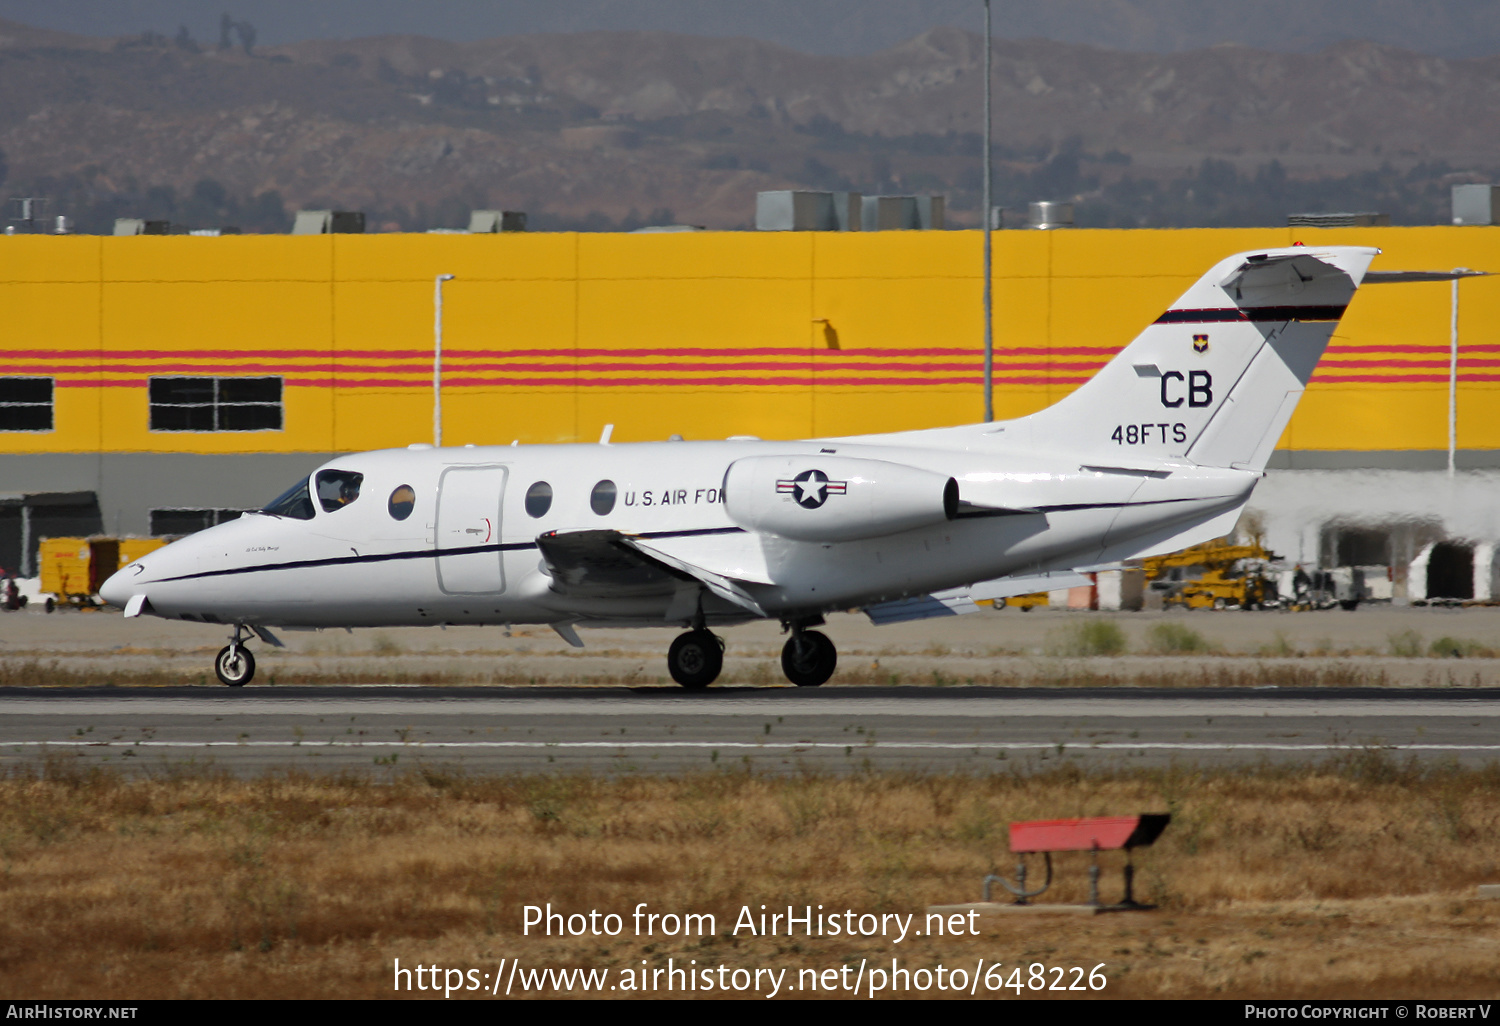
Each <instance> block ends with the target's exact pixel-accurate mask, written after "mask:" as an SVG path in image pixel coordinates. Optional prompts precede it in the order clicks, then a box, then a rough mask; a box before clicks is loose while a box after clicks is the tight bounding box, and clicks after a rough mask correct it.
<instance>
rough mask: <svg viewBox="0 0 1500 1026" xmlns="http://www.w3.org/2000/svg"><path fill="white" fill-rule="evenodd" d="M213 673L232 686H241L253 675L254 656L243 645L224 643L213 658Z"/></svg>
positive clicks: (247, 682)
mask: <svg viewBox="0 0 1500 1026" xmlns="http://www.w3.org/2000/svg"><path fill="white" fill-rule="evenodd" d="M214 673H216V674H218V675H219V680H221V681H223V682H224V683H225V684H228V685H229V686H230V687H232V688H242V687H244V686H245V685H246V684H249V683H250V679H251V678H252V677H254V676H255V657H254V656H253V655H251V654H250V650H249V649H248V648H246V647H245V646H244V645H225V646H224V647H223V648H222V649H220V650H219V657H218V658H217V659H215V660H214Z"/></svg>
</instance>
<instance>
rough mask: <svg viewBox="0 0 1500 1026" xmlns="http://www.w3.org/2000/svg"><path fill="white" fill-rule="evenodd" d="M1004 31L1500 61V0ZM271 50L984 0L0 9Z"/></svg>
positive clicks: (1186, 4)
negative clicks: (222, 34)
mask: <svg viewBox="0 0 1500 1026" xmlns="http://www.w3.org/2000/svg"><path fill="white" fill-rule="evenodd" d="M994 7H995V21H996V32H997V34H998V35H1001V36H1008V37H1011V38H1023V37H1029V36H1041V37H1045V38H1051V39H1059V40H1063V41H1067V42H1083V43H1092V44H1095V45H1100V46H1111V47H1117V48H1121V49H1133V50H1158V51H1170V50H1180V49H1186V48H1192V47H1199V46H1212V45H1214V44H1216V43H1222V42H1238V43H1243V44H1245V45H1250V46H1258V47H1262V48H1267V49H1277V50H1309V49H1316V48H1319V47H1322V46H1325V45H1327V44H1328V43H1331V42H1335V41H1337V40H1339V39H1346V38H1351V37H1353V38H1359V37H1363V38H1370V39H1375V40H1377V41H1380V42H1386V43H1391V44H1394V45H1400V46H1406V47H1410V48H1412V49H1417V50H1424V51H1427V52H1431V53H1439V54H1443V55H1446V56H1474V55H1479V54H1488V53H1495V52H1500V3H1497V2H1496V0H1255V2H1253V3H1250V4H1246V3H1244V2H1243V0H1237V2H1232V0H1044V2H1038V0H994ZM225 10H227V11H228V12H229V13H231V14H232V15H233V16H234V17H235V18H236V19H238V20H243V21H249V22H251V23H252V24H253V25H254V26H255V28H256V30H257V38H258V40H259V43H260V44H261V45H263V46H274V45H276V44H278V43H286V42H294V41H297V40H302V39H313V38H350V37H355V36H369V35H385V34H391V33H416V34H421V35H429V36H437V37H440V38H446V39H458V40H462V39H478V38H486V37H492V36H501V35H513V34H519V33H530V32H577V31H583V30H586V29H651V30H660V29H666V30H673V31H678V32H686V33H691V34H695V35H706V36H735V35H743V36H752V37H756V38H760V39H767V40H771V41H773V42H777V43H781V44H784V45H787V46H791V47H795V48H797V49H800V50H804V51H809V52H813V53H843V54H847V53H868V52H873V51H875V50H879V49H882V48H884V47H887V46H891V45H893V44H895V43H898V42H901V41H902V40H905V39H909V38H911V37H912V36H914V35H916V34H917V33H919V32H922V31H924V30H925V29H928V28H930V27H932V26H935V25H954V26H958V27H961V28H967V29H974V30H977V29H979V28H980V27H981V26H982V24H983V22H982V15H981V13H980V12H981V11H982V0H735V2H733V3H728V2H723V0H420V2H419V0H0V18H8V19H11V20H14V21H20V22H25V23H27V24H31V25H37V26H42V27H46V28H54V29H64V30H67V31H72V32H79V33H84V34H88V35H106V36H114V35H126V34H134V33H139V32H141V31H143V30H147V29H149V30H152V31H156V32H163V33H166V34H168V35H170V34H172V33H174V32H176V30H177V27H178V26H179V25H186V26H187V27H188V29H189V30H190V31H191V32H192V34H193V35H194V36H195V37H196V38H198V39H200V40H216V39H217V38H218V33H219V29H218V26H219V18H220V15H221V14H222V13H223V12H224V11H225Z"/></svg>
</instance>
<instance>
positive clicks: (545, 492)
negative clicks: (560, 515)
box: [526, 481, 552, 517]
mask: <svg viewBox="0 0 1500 1026" xmlns="http://www.w3.org/2000/svg"><path fill="white" fill-rule="evenodd" d="M551 508H552V486H551V485H549V484H548V483H547V482H546V481H538V482H537V483H536V484H534V485H532V486H531V487H530V488H528V489H526V513H527V515H529V516H533V517H544V516H546V515H547V511H548V510H549V509H551Z"/></svg>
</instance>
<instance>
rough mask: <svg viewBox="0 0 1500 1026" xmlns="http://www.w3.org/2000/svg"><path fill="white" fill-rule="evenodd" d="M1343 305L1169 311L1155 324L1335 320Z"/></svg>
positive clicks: (1341, 312) (1339, 316)
mask: <svg viewBox="0 0 1500 1026" xmlns="http://www.w3.org/2000/svg"><path fill="white" fill-rule="evenodd" d="M1347 309H1348V307H1344V306H1243V307H1240V306H1235V307H1223V308H1221V309H1213V310H1168V311H1167V312H1166V313H1164V314H1162V315H1161V316H1160V317H1158V318H1157V319H1156V323H1157V324H1225V323H1230V322H1238V321H1255V322H1260V321H1273V322H1280V321H1336V320H1338V319H1339V318H1341V317H1343V316H1344V311H1345V310H1347Z"/></svg>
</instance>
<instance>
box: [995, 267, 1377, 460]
mask: <svg viewBox="0 0 1500 1026" xmlns="http://www.w3.org/2000/svg"><path fill="white" fill-rule="evenodd" d="M1379 252H1380V251H1379V250H1377V249H1371V248H1366V247H1359V246H1328V247H1317V248H1314V247H1301V246H1298V247H1292V248H1288V249H1268V250H1262V251H1256V252H1249V253H1240V254H1237V255H1235V256H1232V257H1229V258H1227V259H1225V260H1223V261H1222V262H1220V263H1219V264H1217V265H1216V266H1214V267H1213V268H1212V269H1211V270H1210V271H1209V272H1208V273H1207V274H1205V275H1204V276H1203V277H1202V278H1201V279H1199V280H1198V283H1197V284H1195V285H1194V286H1193V287H1192V288H1190V289H1188V290H1187V292H1185V293H1183V295H1182V298H1180V299H1178V300H1177V302H1175V303H1173V304H1172V305H1171V306H1170V307H1169V308H1168V309H1167V310H1166V311H1165V312H1164V313H1163V314H1162V315H1161V316H1160V317H1158V318H1157V319H1156V321H1155V322H1154V323H1152V324H1151V325H1149V326H1148V327H1147V328H1146V330H1145V331H1143V332H1141V334H1140V335H1139V336H1138V337H1137V338H1136V340H1135V341H1134V342H1132V343H1131V344H1130V345H1128V346H1126V347H1125V349H1124V350H1122V351H1121V352H1120V353H1119V354H1118V355H1116V356H1115V358H1114V359H1113V360H1111V361H1110V362H1109V363H1108V364H1107V365H1105V367H1104V368H1103V369H1102V370H1100V371H1099V373H1098V374H1096V375H1095V376H1094V377H1093V378H1092V379H1090V380H1089V381H1088V382H1087V383H1085V384H1084V385H1082V386H1081V387H1080V388H1079V389H1078V390H1077V391H1075V392H1073V393H1072V394H1071V395H1069V396H1068V397H1067V398H1065V399H1063V400H1062V401H1060V402H1058V403H1056V404H1055V405H1053V406H1051V407H1048V408H1047V409H1045V410H1042V411H1040V412H1039V413H1036V414H1033V415H1032V416H1030V417H1027V418H1024V419H1023V423H1025V424H1027V425H1028V426H1029V427H1030V428H1031V437H1032V438H1033V440H1034V442H1035V443H1036V444H1037V445H1038V446H1039V447H1046V448H1053V447H1057V448H1063V449H1066V450H1067V451H1069V452H1075V453H1076V452H1083V453H1087V454H1094V455H1097V456H1098V457H1099V458H1101V459H1102V458H1105V457H1107V456H1108V457H1112V458H1113V459H1114V460H1116V461H1119V462H1127V463H1128V462H1135V461H1143V460H1153V461H1154V460H1162V459H1166V460H1171V461H1174V462H1180V461H1185V462H1188V463H1192V464H1196V465H1198V466H1204V467H1226V468H1233V469H1236V470H1249V471H1261V470H1264V469H1265V466H1266V462H1267V460H1269V459H1270V456H1271V451H1272V449H1274V448H1275V446H1276V442H1277V440H1278V439H1279V438H1280V437H1281V433H1282V432H1283V431H1284V430H1285V429H1286V425H1287V422H1288V421H1290V420H1291V417H1292V412H1293V411H1294V410H1295V409H1296V407H1297V400H1298V399H1300V398H1301V397H1302V392H1303V390H1304V389H1305V388H1306V387H1307V382H1308V379H1309V378H1311V377H1312V373H1313V369H1314V368H1315V367H1316V366H1317V364H1318V360H1319V359H1320V358H1321V357H1322V355H1323V351H1324V349H1326V348H1327V346H1328V341H1329V339H1330V338H1331V337H1332V336H1333V332H1334V329H1335V328H1337V327H1338V323H1339V319H1340V318H1341V317H1342V316H1343V315H1344V310H1345V309H1346V308H1347V307H1348V305H1349V301H1350V299H1351V298H1353V296H1354V292H1355V289H1357V288H1358V287H1359V284H1360V282H1361V281H1362V280H1363V279H1364V277H1365V273H1366V270H1367V269H1368V267H1369V266H1370V261H1371V260H1373V259H1374V258H1375V256H1376V255H1377V254H1378V253H1379Z"/></svg>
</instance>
